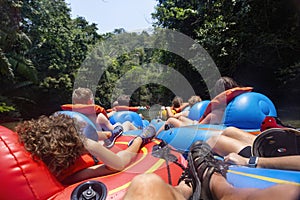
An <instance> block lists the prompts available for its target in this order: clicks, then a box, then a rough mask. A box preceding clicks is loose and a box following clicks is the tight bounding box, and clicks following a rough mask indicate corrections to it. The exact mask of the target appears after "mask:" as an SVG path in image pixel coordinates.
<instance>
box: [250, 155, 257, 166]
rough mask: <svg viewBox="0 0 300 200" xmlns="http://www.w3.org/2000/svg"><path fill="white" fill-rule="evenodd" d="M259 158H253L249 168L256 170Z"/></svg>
mask: <svg viewBox="0 0 300 200" xmlns="http://www.w3.org/2000/svg"><path fill="white" fill-rule="evenodd" d="M257 162H258V157H256V156H251V157H250V159H249V162H248V167H251V168H255V167H256V166H257Z"/></svg>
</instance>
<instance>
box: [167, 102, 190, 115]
mask: <svg viewBox="0 0 300 200" xmlns="http://www.w3.org/2000/svg"><path fill="white" fill-rule="evenodd" d="M188 106H189V103H183V104H182V105H181V106H180V107H178V108H174V107H171V110H175V111H176V113H180V112H181V111H182V110H183V109H185V108H186V107H188Z"/></svg>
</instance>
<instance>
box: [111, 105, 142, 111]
mask: <svg viewBox="0 0 300 200" xmlns="http://www.w3.org/2000/svg"><path fill="white" fill-rule="evenodd" d="M138 110H139V107H131V106H115V107H113V108H110V109H107V112H111V111H133V112H137V111H138Z"/></svg>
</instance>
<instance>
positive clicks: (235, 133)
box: [222, 127, 256, 146]
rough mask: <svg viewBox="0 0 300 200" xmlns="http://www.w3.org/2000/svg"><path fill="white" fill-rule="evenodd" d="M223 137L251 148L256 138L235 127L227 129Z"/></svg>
mask: <svg viewBox="0 0 300 200" xmlns="http://www.w3.org/2000/svg"><path fill="white" fill-rule="evenodd" d="M222 135H224V136H227V137H230V138H233V139H236V140H238V141H240V142H242V143H245V144H248V145H249V146H252V144H253V142H254V140H255V138H256V136H255V135H252V134H251V133H247V132H245V131H243V130H241V129H238V128H235V127H228V128H226V129H225V130H224V131H223V133H222Z"/></svg>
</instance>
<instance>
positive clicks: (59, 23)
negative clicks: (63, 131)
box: [0, 0, 300, 120]
mask: <svg viewBox="0 0 300 200" xmlns="http://www.w3.org/2000/svg"><path fill="white" fill-rule="evenodd" d="M299 13H300V6H299V5H298V4H297V1H294V0H288V1H287V0H279V1H270V0H215V1H209V0H188V1H186V0H158V1H157V6H156V11H155V12H154V13H153V18H154V19H155V24H154V27H163V28H168V29H172V30H177V31H179V32H182V33H184V34H186V35H188V36H190V37H192V38H193V39H195V40H196V41H197V42H199V44H201V45H202V46H203V47H205V49H207V50H208V52H209V53H210V54H211V56H212V57H213V59H214V61H215V62H216V65H217V66H218V68H219V70H220V72H221V73H222V75H227V76H232V77H234V78H235V79H236V80H238V81H239V82H240V83H241V84H244V85H251V86H254V87H255V89H256V91H259V92H263V93H265V94H266V95H268V96H269V97H270V98H271V99H272V100H273V101H274V102H275V103H276V105H277V106H279V107H281V106H283V105H289V106H296V105H298V102H299V100H300V90H299V83H300V75H299V74H300V73H299V71H300V15H299ZM0 19H1V20H0V26H1V29H0V76H1V79H0V84H1V89H0V117H1V119H2V120H11V119H14V118H30V117H35V116H38V115H41V114H50V113H52V112H53V111H55V110H58V109H59V105H60V104H63V103H67V102H71V93H72V90H73V86H74V81H75V79H76V76H77V73H78V70H79V69H80V67H81V66H82V65H83V63H84V60H86V62H85V64H86V65H93V66H94V67H95V66H98V67H99V63H102V62H104V59H105V60H108V68H107V69H106V70H104V73H103V75H102V77H101V79H100V80H99V84H98V85H97V87H96V89H97V93H96V94H97V95H96V96H97V99H96V100H97V103H99V104H101V105H103V106H105V107H109V106H110V103H111V101H113V98H114V97H116V96H117V95H118V94H120V93H129V92H130V91H129V89H128V88H126V87H122V88H116V87H115V86H116V85H115V84H116V83H117V82H118V81H119V80H120V78H121V77H124V75H125V74H126V73H127V72H129V71H134V73H135V74H133V77H137V76H138V77H139V79H142V80H144V81H145V82H146V83H147V82H151V80H153V78H154V75H155V74H157V73H161V74H163V75H162V76H163V77H165V78H166V79H167V77H168V76H167V75H168V73H170V72H168V71H155V66H154V65H147V64H148V63H161V64H164V65H167V66H170V67H172V68H174V69H175V70H178V71H179V72H180V73H181V74H182V75H183V76H184V77H186V78H187V79H188V80H189V82H190V84H191V85H192V87H193V88H194V90H195V91H196V92H197V94H200V95H201V96H202V97H206V98H207V97H208V96H207V91H206V86H205V84H204V83H203V80H202V78H201V76H200V75H199V74H198V73H196V71H195V69H193V68H192V67H191V66H190V64H189V63H188V62H187V61H186V60H183V59H182V58H180V57H179V56H176V55H174V54H171V53H169V52H164V51H157V50H153V49H152V50H151V49H144V48H137V49H135V50H133V51H128V49H126V48H125V47H124V46H123V47H124V48H125V49H123V52H124V53H123V54H122V55H120V56H118V57H109V58H107V57H105V58H104V57H103V54H102V52H101V49H100V47H101V44H102V43H103V42H106V43H107V41H110V42H109V44H116V42H117V41H118V40H117V39H115V36H118V35H122V37H123V39H124V40H128V42H129V43H130V42H134V41H132V40H131V38H133V37H134V38H137V39H136V40H138V41H140V42H143V41H144V40H145V38H147V37H148V36H149V35H148V34H149V33H146V32H143V33H141V34H136V33H126V32H125V30H124V29H117V30H115V32H113V33H108V34H104V35H99V34H98V33H97V28H96V24H90V23H89V22H87V21H86V20H85V19H84V18H82V17H77V18H75V19H72V18H71V16H70V8H69V7H68V5H67V4H66V3H65V1H64V0H36V1H32V0H22V1H21V0H1V1H0ZM100 26H101V24H100ZM132 45H135V44H132ZM123 47H122V46H119V48H120V49H122V48H123ZM144 66H147V67H146V68H142V67H144ZM81 69H82V68H81ZM96 70H97V69H96ZM86 75H88V73H87V74H86ZM90 76H92V74H90ZM81 78H86V79H87V80H88V79H89V78H90V77H81ZM130 80H131V81H132V84H133V85H134V84H137V85H138V84H140V83H139V82H138V79H136V78H131V79H130ZM147 80H148V81H147ZM121 83H122V81H121ZM123 85H125V84H124V83H123ZM86 86H89V83H88V81H87V82H86ZM91 87H92V86H91ZM173 95H174V94H173V93H172V92H171V91H170V90H169V89H168V88H166V87H164V86H160V85H158V84H145V85H142V86H141V87H139V88H138V89H136V91H135V92H134V93H133V95H132V100H133V102H134V103H135V104H142V105H153V104H156V103H161V104H166V103H169V101H170V99H171V98H172V96H173Z"/></svg>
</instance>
